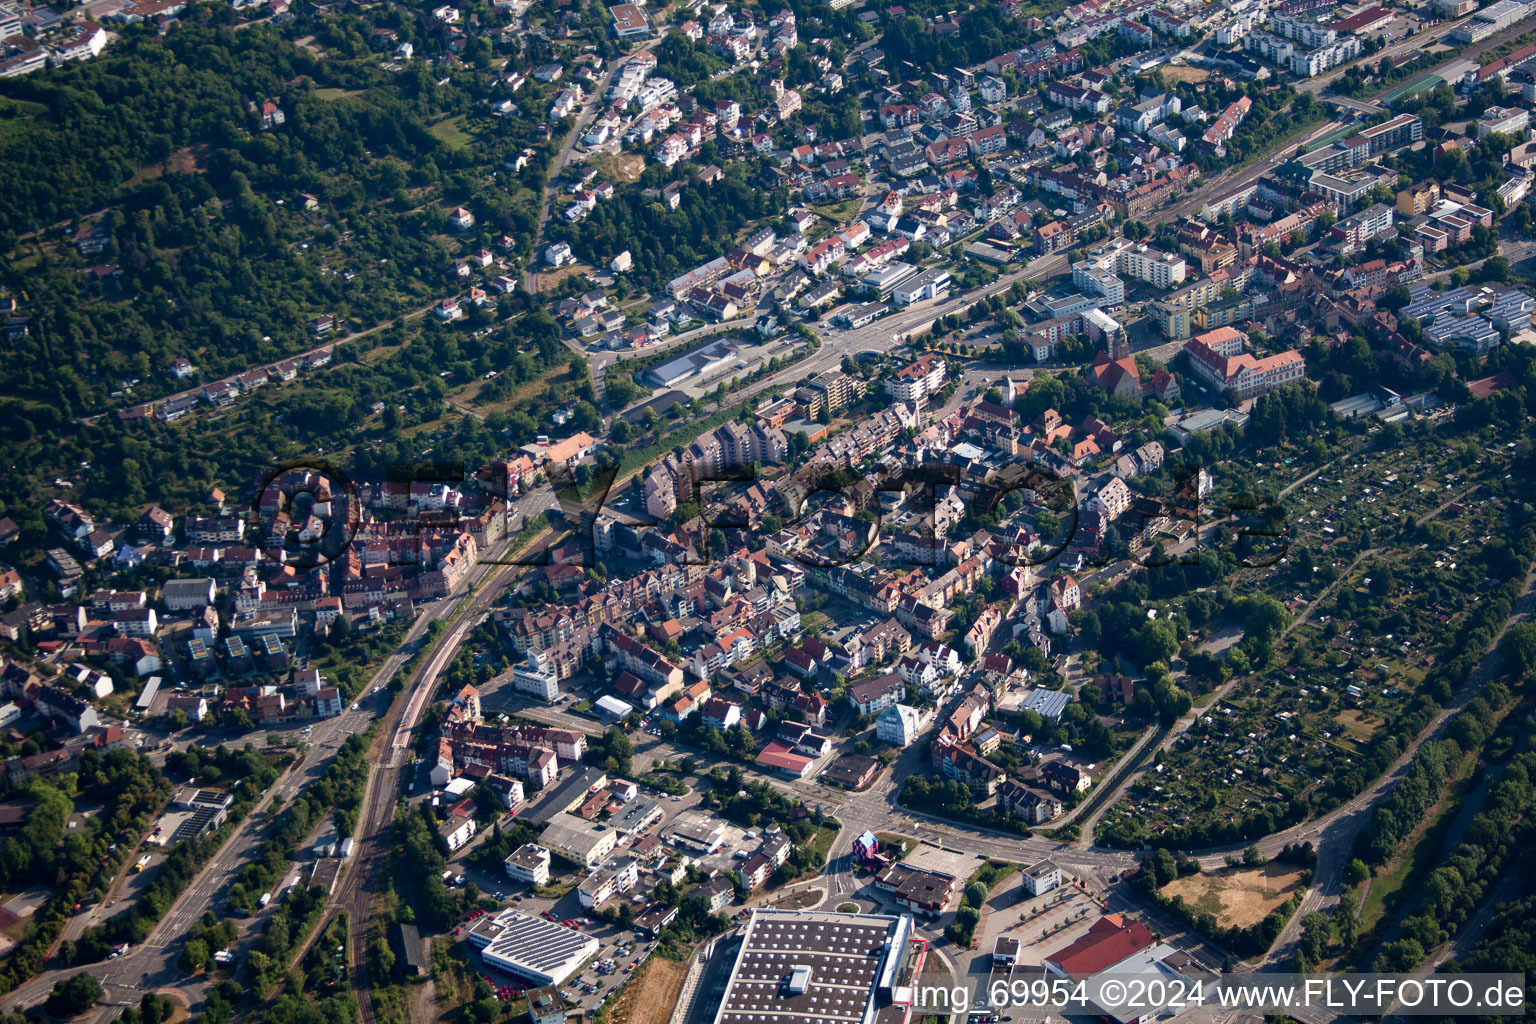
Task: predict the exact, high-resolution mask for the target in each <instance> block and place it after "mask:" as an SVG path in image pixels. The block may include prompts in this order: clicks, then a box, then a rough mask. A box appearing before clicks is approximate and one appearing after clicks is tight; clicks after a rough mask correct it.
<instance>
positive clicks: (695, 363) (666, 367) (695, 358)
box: [644, 339, 736, 388]
mask: <svg viewBox="0 0 1536 1024" xmlns="http://www.w3.org/2000/svg"><path fill="white" fill-rule="evenodd" d="M735 357H736V346H735V345H734V344H732V343H731V342H730V341H726V340H721V339H716V340H713V341H706V342H705V343H704V344H702V345H698V346H695V347H694V348H691V349H689V350H688V351H686V352H684V353H682V354H681V355H676V356H673V357H672V358H671V359H668V360H666V361H665V362H662V363H657V364H656V365H655V366H653V367H651V368H650V369H649V370H647V371H645V374H644V376H645V378H646V379H647V380H648V381H649V382H650V383H651V384H654V385H655V386H657V387H663V388H670V387H674V386H676V385H677V384H679V383H681V382H682V381H685V380H687V379H689V378H690V377H698V376H702V375H703V374H706V373H709V372H711V371H713V370H719V369H723V368H724V367H726V366H728V365H729V364H730V361H731V360H732V359H734V358H735Z"/></svg>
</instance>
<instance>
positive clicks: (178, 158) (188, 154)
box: [128, 142, 208, 185]
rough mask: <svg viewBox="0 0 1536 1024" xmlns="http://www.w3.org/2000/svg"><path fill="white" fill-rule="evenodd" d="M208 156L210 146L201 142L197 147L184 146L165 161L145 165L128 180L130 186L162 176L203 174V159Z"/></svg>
mask: <svg viewBox="0 0 1536 1024" xmlns="http://www.w3.org/2000/svg"><path fill="white" fill-rule="evenodd" d="M207 155H208V146H207V145H206V144H205V143H201V142H199V143H198V144H197V145H195V146H184V147H182V148H181V149H178V150H177V151H176V152H174V153H172V154H171V155H170V156H168V157H166V158H165V159H164V160H163V161H160V162H158V163H152V164H145V165H144V166H143V167H140V168H139V170H138V171H137V173H135V174H134V176H133V177H132V178H130V179H128V184H129V185H138V184H140V183H142V182H145V181H149V180H150V179H152V178H158V177H160V175H162V174H166V173H172V174H201V173H202V172H203V159H204V157H206V156H207Z"/></svg>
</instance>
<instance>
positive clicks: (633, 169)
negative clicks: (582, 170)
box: [587, 153, 645, 184]
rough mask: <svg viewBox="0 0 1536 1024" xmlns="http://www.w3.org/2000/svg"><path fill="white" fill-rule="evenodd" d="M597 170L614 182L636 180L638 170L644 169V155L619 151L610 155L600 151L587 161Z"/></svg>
mask: <svg viewBox="0 0 1536 1024" xmlns="http://www.w3.org/2000/svg"><path fill="white" fill-rule="evenodd" d="M587 163H589V164H591V165H592V166H593V167H596V168H597V172H598V173H599V174H601V175H602V176H603V177H604V178H606V179H607V180H608V181H611V182H613V183H614V184H620V183H628V182H631V181H638V180H639V179H640V172H641V171H643V170H645V157H643V156H641V155H640V154H638V153H619V154H618V155H616V156H615V155H612V154H608V153H600V154H598V155H597V156H594V157H592V158H591V159H589V160H588V161H587Z"/></svg>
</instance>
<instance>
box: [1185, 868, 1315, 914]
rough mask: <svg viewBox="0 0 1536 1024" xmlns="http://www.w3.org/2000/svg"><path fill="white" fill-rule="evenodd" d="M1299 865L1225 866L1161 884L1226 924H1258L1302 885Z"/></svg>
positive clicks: (1191, 904)
mask: <svg viewBox="0 0 1536 1024" xmlns="http://www.w3.org/2000/svg"><path fill="white" fill-rule="evenodd" d="M1301 876H1302V869H1301V868H1299V867H1297V866H1295V865H1294V864H1266V865H1264V866H1263V867H1261V868H1227V869H1224V870H1221V871H1216V872H1213V873H1211V874H1199V875H1190V876H1189V877H1188V878H1180V879H1178V880H1177V881H1173V882H1169V883H1168V884H1167V885H1165V886H1163V888H1162V893H1163V895H1164V896H1167V897H1168V898H1169V899H1172V898H1173V897H1175V896H1181V897H1183V899H1184V902H1185V903H1186V904H1188V905H1190V906H1193V907H1195V908H1197V909H1199V910H1202V911H1209V912H1210V913H1212V914H1215V915H1216V920H1217V922H1218V923H1219V924H1221V925H1222V926H1223V927H1226V928H1246V927H1248V926H1249V925H1254V924H1258V923H1259V922H1260V921H1262V920H1264V918H1266V917H1268V916H1269V914H1270V912H1271V911H1273V910H1274V909H1275V908H1276V907H1278V906H1280V905H1281V904H1282V903H1284V902H1285V901H1286V900H1288V899H1290V898H1291V895H1292V894H1293V893H1294V892H1295V891H1296V890H1297V889H1299V888H1300V887H1301Z"/></svg>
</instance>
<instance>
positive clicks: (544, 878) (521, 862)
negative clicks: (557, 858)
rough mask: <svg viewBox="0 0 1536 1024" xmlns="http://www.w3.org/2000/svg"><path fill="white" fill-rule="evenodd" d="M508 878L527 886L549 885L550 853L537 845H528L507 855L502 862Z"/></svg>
mask: <svg viewBox="0 0 1536 1024" xmlns="http://www.w3.org/2000/svg"><path fill="white" fill-rule="evenodd" d="M502 867H503V868H504V869H505V870H506V872H507V877H508V878H510V879H512V880H513V881H514V882H522V883H524V884H525V885H547V884H549V851H548V850H546V849H544V847H542V846H539V845H537V844H536V843H526V844H524V845H523V846H519V847H518V848H517V849H515V850H513V851H512V852H511V853H509V854H507V859H506V860H505V861H503V862H502Z"/></svg>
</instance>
